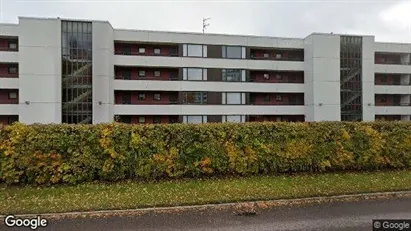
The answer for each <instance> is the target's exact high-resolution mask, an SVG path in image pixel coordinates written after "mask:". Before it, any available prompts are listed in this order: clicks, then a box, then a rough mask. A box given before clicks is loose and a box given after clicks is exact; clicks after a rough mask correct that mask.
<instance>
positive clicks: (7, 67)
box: [0, 63, 19, 78]
mask: <svg viewBox="0 0 411 231" xmlns="http://www.w3.org/2000/svg"><path fill="white" fill-rule="evenodd" d="M13 69H15V70H16V72H14V73H13ZM18 77H19V65H18V64H17V63H0V78H18Z"/></svg>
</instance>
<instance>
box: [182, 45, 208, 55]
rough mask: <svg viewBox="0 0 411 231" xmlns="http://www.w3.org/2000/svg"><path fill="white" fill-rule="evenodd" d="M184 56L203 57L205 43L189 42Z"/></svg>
mask: <svg viewBox="0 0 411 231" xmlns="http://www.w3.org/2000/svg"><path fill="white" fill-rule="evenodd" d="M184 53H185V54H184V56H188V57H203V45H195V44H187V50H186V51H185V52H184Z"/></svg>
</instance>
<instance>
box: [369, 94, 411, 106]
mask: <svg viewBox="0 0 411 231" xmlns="http://www.w3.org/2000/svg"><path fill="white" fill-rule="evenodd" d="M375 106H411V102H408V103H405V102H401V95H385V94H377V95H375Z"/></svg>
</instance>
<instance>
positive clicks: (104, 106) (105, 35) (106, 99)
mask: <svg viewBox="0 0 411 231" xmlns="http://www.w3.org/2000/svg"><path fill="white" fill-rule="evenodd" d="M113 53H114V42H113V28H112V27H111V25H110V24H109V23H106V22H93V66H92V69H93V124H96V123H105V122H112V121H113V120H114V114H113V110H112V105H113V104H114V91H113V79H114V65H113Z"/></svg>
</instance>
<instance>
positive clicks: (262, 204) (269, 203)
mask: <svg viewBox="0 0 411 231" xmlns="http://www.w3.org/2000/svg"><path fill="white" fill-rule="evenodd" d="M397 197H411V191H397V192H379V193H360V194H345V195H336V196H320V197H307V198H295V199H278V200H266V201H244V202H232V203H220V204H204V205H185V206H172V207H152V208H137V209H121V210H97V211H86V212H65V213H43V214H14V215H16V216H18V217H21V218H29V217H36V216H41V217H44V218H64V217H88V216H90V217H93V216H116V215H124V214H125V215H128V214H130V215H131V214H145V213H152V212H154V213H166V212H176V211H177V212H184V211H190V210H206V209H218V210H223V209H232V208H239V207H241V206H253V207H256V208H259V209H265V208H269V207H275V206H284V205H304V204H311V203H326V202H337V201H355V200H358V199H362V200H370V199H383V198H397ZM7 215H8V214H7ZM7 215H0V218H1V219H2V220H3V219H4V218H5V217H6V216H7Z"/></svg>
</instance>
